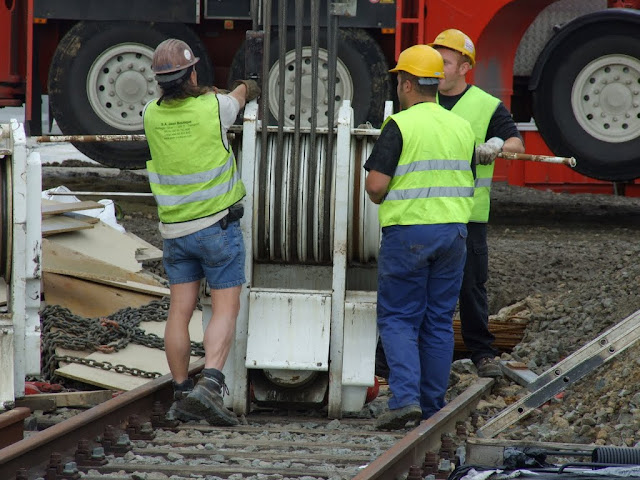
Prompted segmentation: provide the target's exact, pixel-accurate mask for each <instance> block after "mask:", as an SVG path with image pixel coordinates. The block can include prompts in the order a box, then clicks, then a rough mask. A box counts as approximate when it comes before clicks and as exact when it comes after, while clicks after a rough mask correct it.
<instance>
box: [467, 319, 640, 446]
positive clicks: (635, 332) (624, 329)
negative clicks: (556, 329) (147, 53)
mask: <svg viewBox="0 0 640 480" xmlns="http://www.w3.org/2000/svg"><path fill="white" fill-rule="evenodd" d="M639 325H640V310H638V311H637V312H635V313H633V314H632V315H630V316H628V317H627V318H625V319H624V320H622V321H621V322H620V323H618V324H617V325H615V326H614V327H612V328H610V329H609V330H607V331H606V332H604V333H603V334H602V335H600V336H599V337H597V338H596V339H594V340H592V341H591V342H589V343H587V344H586V345H585V346H583V347H582V348H580V349H579V350H577V351H576V352H574V353H573V354H571V355H569V356H568V357H567V358H565V359H564V360H562V361H561V362H559V363H557V364H556V365H554V366H553V367H551V368H550V369H549V370H547V371H546V372H544V373H543V374H542V375H540V376H539V377H538V378H537V379H536V380H535V381H534V382H532V383H531V384H530V385H529V390H531V391H532V393H530V394H529V395H527V396H526V397H523V398H521V399H520V400H518V401H517V402H516V403H514V404H512V405H511V406H509V407H508V408H506V409H504V410H503V411H502V412H500V413H499V414H498V415H496V416H495V417H493V418H491V419H490V420H489V421H488V422H487V423H486V424H485V425H484V426H483V427H482V428H480V429H478V431H477V432H476V433H477V435H478V436H479V437H485V438H491V437H494V436H496V435H497V434H498V433H500V432H502V431H503V430H505V429H506V428H507V427H508V426H510V425H512V424H513V423H515V422H517V421H518V420H520V419H521V418H524V417H526V416H527V415H528V414H529V413H530V412H531V411H532V410H533V409H535V408H537V407H539V406H540V405H542V404H543V403H544V402H546V401H547V400H549V399H550V398H551V397H553V396H554V395H556V394H558V393H560V392H562V391H563V390H565V389H566V388H567V387H568V386H569V385H572V384H573V383H575V382H576V381H578V380H579V379H581V378H582V377H584V376H585V375H587V374H588V373H591V372H592V371H593V370H595V369H596V368H598V367H599V366H600V365H603V364H604V363H606V362H608V361H609V360H611V359H612V358H614V357H615V356H616V355H618V354H619V353H621V352H623V351H624V350H626V349H627V348H628V347H630V346H631V345H633V344H634V343H635V342H636V341H637V340H638V338H640V328H638V326H639Z"/></svg>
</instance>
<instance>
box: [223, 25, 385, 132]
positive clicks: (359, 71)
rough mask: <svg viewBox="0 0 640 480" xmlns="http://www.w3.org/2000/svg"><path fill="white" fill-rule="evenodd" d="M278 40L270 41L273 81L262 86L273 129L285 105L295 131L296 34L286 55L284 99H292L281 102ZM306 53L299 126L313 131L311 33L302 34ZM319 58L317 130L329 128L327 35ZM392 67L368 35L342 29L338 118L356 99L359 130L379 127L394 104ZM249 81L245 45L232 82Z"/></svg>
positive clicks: (233, 66)
mask: <svg viewBox="0 0 640 480" xmlns="http://www.w3.org/2000/svg"><path fill="white" fill-rule="evenodd" d="M279 45H280V44H279V39H278V34H277V32H274V33H273V34H272V36H271V48H270V52H269V62H270V65H269V77H268V78H266V79H263V81H262V87H263V89H264V88H268V89H269V110H270V113H271V118H270V124H271V125H274V124H275V123H276V121H277V119H278V111H279V108H280V106H281V105H283V104H284V108H285V115H284V125H285V126H294V124H295V106H294V103H293V99H294V97H293V95H294V94H293V92H294V91H295V80H294V75H292V73H293V72H294V70H295V35H294V32H293V31H292V30H291V31H289V32H288V34H287V52H286V55H285V63H286V67H285V71H286V72H287V75H286V78H285V82H286V85H285V95H286V96H287V97H289V99H288V100H287V101H285V102H281V101H280V99H279V75H280V69H279V59H278V56H279V53H280V46H279ZM303 45H304V46H303V49H302V98H301V112H302V118H301V119H300V124H301V125H302V126H303V127H309V126H310V124H311V120H310V119H311V115H310V113H311V111H312V107H311V85H312V83H311V54H312V51H311V40H310V32H309V30H308V29H307V30H305V32H304V35H303ZM319 45H320V48H319V54H318V57H319V58H318V72H319V75H320V78H321V81H320V82H319V85H318V114H317V119H318V120H317V125H318V127H326V126H327V116H326V115H327V105H328V98H327V90H328V85H327V76H326V68H327V64H328V61H329V57H328V52H327V50H326V45H327V35H326V30H325V29H322V30H321V31H320V38H319ZM388 70H389V66H388V63H387V61H386V58H385V56H384V54H383V53H382V50H381V49H380V46H379V45H378V44H377V43H376V41H375V40H374V39H373V38H372V37H371V36H370V35H369V34H368V33H367V32H366V31H365V30H361V29H340V30H339V31H338V59H337V71H336V95H335V117H336V118H337V115H338V110H339V108H340V106H341V104H342V100H344V99H347V100H351V105H352V107H353V109H354V121H355V124H356V125H358V124H360V123H364V122H366V121H369V122H371V123H372V124H373V125H374V126H380V124H381V123H382V120H383V113H384V103H385V101H386V100H390V99H391V82H390V75H389V73H388ZM243 77H244V44H243V45H242V46H241V47H240V49H239V50H238V51H237V52H236V54H235V56H234V58H233V62H232V63H231V70H230V74H229V82H230V83H231V82H232V81H233V80H236V79H239V78H243Z"/></svg>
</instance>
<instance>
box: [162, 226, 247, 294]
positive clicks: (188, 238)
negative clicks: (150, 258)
mask: <svg viewBox="0 0 640 480" xmlns="http://www.w3.org/2000/svg"><path fill="white" fill-rule="evenodd" d="M244 257H245V251H244V241H243V240H242V231H241V230H240V222H237V221H235V222H230V223H229V224H228V225H227V228H226V229H225V230H223V229H222V227H220V222H218V223H215V224H213V225H211V226H210V227H207V228H205V229H203V230H200V231H198V232H195V233H192V234H190V235H185V236H184V237H179V238H169V239H164V241H163V264H164V270H165V272H166V274H167V277H169V283H170V284H171V285H174V284H177V283H189V282H193V281H196V280H202V279H203V278H206V279H207V282H208V283H209V287H210V288H211V289H213V290H220V289H223V288H231V287H236V286H238V285H242V284H243V283H244V282H245V276H244Z"/></svg>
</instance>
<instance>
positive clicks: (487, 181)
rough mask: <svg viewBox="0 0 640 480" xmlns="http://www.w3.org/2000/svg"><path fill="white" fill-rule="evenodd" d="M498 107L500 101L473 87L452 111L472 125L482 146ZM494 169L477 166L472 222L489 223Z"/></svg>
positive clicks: (486, 166) (478, 143)
mask: <svg viewBox="0 0 640 480" xmlns="http://www.w3.org/2000/svg"><path fill="white" fill-rule="evenodd" d="M498 105H500V100H499V99H497V98H496V97H494V96H492V95H490V94H488V93H487V92H485V91H484V90H482V89H480V88H478V87H476V86H473V85H472V86H471V87H469V89H468V90H467V91H466V92H465V93H464V95H462V97H461V98H460V100H458V101H457V102H456V104H455V105H454V106H453V108H452V109H451V111H452V112H453V113H455V114H457V115H460V116H461V117H462V118H464V119H465V120H467V121H468V122H469V123H470V124H471V128H472V129H473V133H474V134H475V138H476V145H480V144H481V143H484V142H485V141H486V137H487V130H488V128H489V122H490V121H491V117H492V116H493V114H494V113H495V111H496V108H498ZM493 168H494V164H493V163H492V164H491V165H476V191H475V194H474V199H473V200H474V201H473V210H472V211H471V218H470V221H471V222H481V223H486V222H488V221H489V208H490V202H491V180H492V179H493Z"/></svg>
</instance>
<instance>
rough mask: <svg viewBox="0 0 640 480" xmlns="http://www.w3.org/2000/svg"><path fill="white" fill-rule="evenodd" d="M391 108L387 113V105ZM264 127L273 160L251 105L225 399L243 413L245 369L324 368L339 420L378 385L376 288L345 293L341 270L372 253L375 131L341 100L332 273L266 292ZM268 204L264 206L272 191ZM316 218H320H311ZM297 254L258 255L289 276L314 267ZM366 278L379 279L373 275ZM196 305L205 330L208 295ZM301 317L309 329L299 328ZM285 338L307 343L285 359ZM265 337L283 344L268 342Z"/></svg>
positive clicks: (332, 192) (242, 162)
mask: <svg viewBox="0 0 640 480" xmlns="http://www.w3.org/2000/svg"><path fill="white" fill-rule="evenodd" d="M387 110H388V112H390V110H391V102H389V105H388V109H387ZM264 129H266V130H267V143H268V144H269V148H268V149H267V157H268V158H270V156H271V155H273V154H274V152H275V139H276V137H277V135H278V132H277V130H276V129H274V128H266V127H264V126H263V125H262V124H261V122H260V121H259V120H258V104H257V103H256V102H250V103H249V104H248V105H247V106H246V107H245V113H244V123H243V128H242V135H241V137H242V140H241V144H240V145H238V146H237V148H238V155H237V158H238V162H239V169H240V171H241V178H242V181H243V183H244V184H245V185H246V186H247V194H246V197H245V198H244V200H243V204H244V208H245V214H244V216H243V217H242V219H241V220H240V226H241V229H242V232H243V236H244V239H245V249H246V257H245V275H246V277H247V284H246V285H245V286H244V287H243V289H242V291H241V296H240V312H239V315H238V320H237V323H236V336H235V341H234V342H233V344H232V348H231V351H230V353H229V357H228V360H227V363H226V364H225V367H224V369H223V372H224V374H225V377H226V382H227V384H228V385H229V386H230V390H231V396H230V398H226V399H225V402H226V404H227V405H228V406H229V407H232V408H233V410H234V411H235V412H236V413H237V414H244V413H247V412H248V408H249V400H250V399H249V391H248V384H249V381H248V380H249V378H248V369H269V368H272V369H273V368H275V369H285V370H286V369H299V370H316V371H324V372H328V382H329V383H328V387H327V388H328V410H329V416H330V417H331V418H340V417H341V416H342V414H343V412H345V411H358V410H360V409H361V408H362V406H363V405H364V399H365V396H366V391H367V388H368V387H371V386H373V384H374V376H375V347H376V341H377V329H376V314H375V301H376V292H375V290H368V291H367V290H364V289H363V290H359V289H358V290H348V289H347V288H348V286H347V271H348V267H349V265H350V264H359V263H360V262H361V261H363V260H364V259H369V260H371V259H375V257H377V249H378V245H379V240H380V228H379V225H378V220H377V205H375V204H373V203H371V202H369V201H368V200H366V193H365V191H364V170H363V169H362V165H363V164H364V161H366V158H367V157H368V155H369V153H370V152H371V149H372V148H373V143H374V140H375V138H376V137H377V136H378V135H379V134H380V130H379V129H374V128H365V127H363V128H356V127H354V125H353V109H352V107H351V104H350V102H349V101H345V102H344V103H343V105H342V107H341V108H340V110H339V115H338V122H337V129H336V134H335V147H336V148H335V152H334V154H333V156H332V158H331V159H329V160H328V162H330V163H331V164H332V167H331V169H327V170H331V171H333V174H332V175H331V178H330V181H329V182H328V183H329V188H330V189H329V191H328V192H326V195H328V196H329V197H330V205H331V222H330V225H331V228H330V230H331V232H330V234H331V251H330V255H329V258H328V259H325V261H323V262H322V263H323V266H322V267H321V268H324V269H329V270H330V272H331V273H330V275H329V276H328V281H327V285H326V286H325V287H323V288H319V289H309V288H304V287H303V288H294V287H292V288H280V287H279V286H276V287H275V288H270V286H269V285H268V284H265V280H264V276H263V277H262V279H261V280H257V279H258V276H259V275H258V273H257V269H260V268H263V267H264V265H263V264H260V262H259V261H260V258H261V257H260V255H259V252H258V248H257V245H258V244H259V243H260V242H261V241H262V237H261V235H264V233H261V232H260V230H259V229H258V227H257V225H258V223H259V222H261V221H262V219H261V216H262V213H263V212H264V211H265V207H264V203H263V202H265V200H264V198H265V195H264V194H263V195H262V196H261V195H260V189H261V188H262V187H263V183H261V182H260V181H259V179H258V175H260V172H261V171H263V167H264V163H265V162H266V161H267V159H263V158H262V152H263V151H264V149H263V145H262V138H263V131H264ZM324 130H326V129H324ZM324 130H320V131H316V134H317V135H318V136H326V135H329V133H328V132H327V131H324ZM284 133H285V134H286V135H290V134H291V133H292V129H285V131H284ZM302 134H303V137H302V138H303V142H302V143H303V144H304V145H306V146H307V153H308V143H307V140H308V136H309V134H310V132H309V131H307V130H304V129H303V131H302ZM324 140H325V139H323V140H322V141H323V142H324ZM321 154H322V155H324V153H323V152H322V153H321V152H318V155H321ZM289 168H291V165H289ZM304 171H305V170H304V168H301V169H298V170H291V169H288V170H286V171H285V173H284V174H283V175H285V176H286V175H287V174H288V175H296V174H299V172H304ZM307 173H308V172H307ZM272 188H273V187H272ZM266 198H267V203H268V201H269V195H266ZM281 201H282V199H281ZM283 202H285V203H282V204H280V205H276V206H273V210H278V209H280V210H282V211H287V212H289V211H290V210H289V208H287V204H286V201H283ZM302 205H303V204H302V203H299V204H298V207H297V210H296V211H295V212H294V213H293V215H297V216H300V212H301V211H303V210H305V208H306V207H305V206H302ZM304 205H306V204H304ZM316 207H317V205H316ZM276 218H278V219H279V221H280V222H281V223H283V224H284V223H286V219H284V218H281V217H276ZM315 219H316V220H318V218H317V217H315ZM299 224H304V225H306V224H307V222H306V221H304V222H299ZM273 228H279V226H278V225H277V226H275V227H273ZM356 232H357V233H356ZM301 233H304V232H300V231H298V232H297V233H296V235H298V234H301ZM307 233H308V232H307ZM354 239H357V243H358V244H357V245H354ZM374 250H375V252H374ZM301 252H302V251H301V250H298V253H297V255H296V256H295V258H288V259H286V260H285V259H283V258H277V259H271V258H266V259H264V258H263V261H267V262H268V261H269V260H272V262H271V267H272V268H273V269H274V270H273V271H275V270H276V269H278V268H281V269H283V270H284V269H286V268H288V267H290V268H292V269H293V271H294V273H293V275H295V274H296V273H300V272H301V271H303V270H304V268H307V267H309V268H313V265H299V264H300V263H301V262H302V260H304V258H303V257H301ZM306 260H307V262H308V263H310V264H313V263H314V262H315V260H317V259H316V258H315V257H313V255H311V256H310V257H309V258H306ZM257 261H258V263H256V262H257ZM327 261H328V262H329V264H328V265H327ZM291 262H293V265H291ZM296 263H298V265H296ZM296 269H297V270H296ZM290 271H291V270H290ZM370 273H373V274H375V270H371V271H370ZM285 275H286V274H285ZM202 303H203V307H204V308H203V319H204V322H205V327H206V322H207V321H208V313H209V311H208V308H210V307H209V304H210V299H208V298H204V299H203V302H202ZM298 314H300V315H298ZM305 317H308V318H305ZM305 321H306V322H308V323H307V324H305V323H304V322H305ZM274 331H276V333H274ZM305 333H306V335H305ZM272 337H273V338H272ZM311 337H312V338H311ZM287 338H289V339H290V340H291V341H292V342H298V341H300V342H301V343H304V341H308V344H309V348H308V349H303V350H302V351H298V352H293V353H287V354H285V353H284V351H285V350H286V348H285V347H286V346H288V343H287ZM269 340H274V341H277V342H280V343H279V344H278V343H273V344H272V343H270V341H269ZM262 346H264V348H263V347H262ZM313 349H316V350H317V352H315V355H316V356H313V355H312V354H311V353H310V350H313ZM281 351H282V353H281ZM318 360H319V361H318ZM316 361H317V363H314V362H316Z"/></svg>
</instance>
